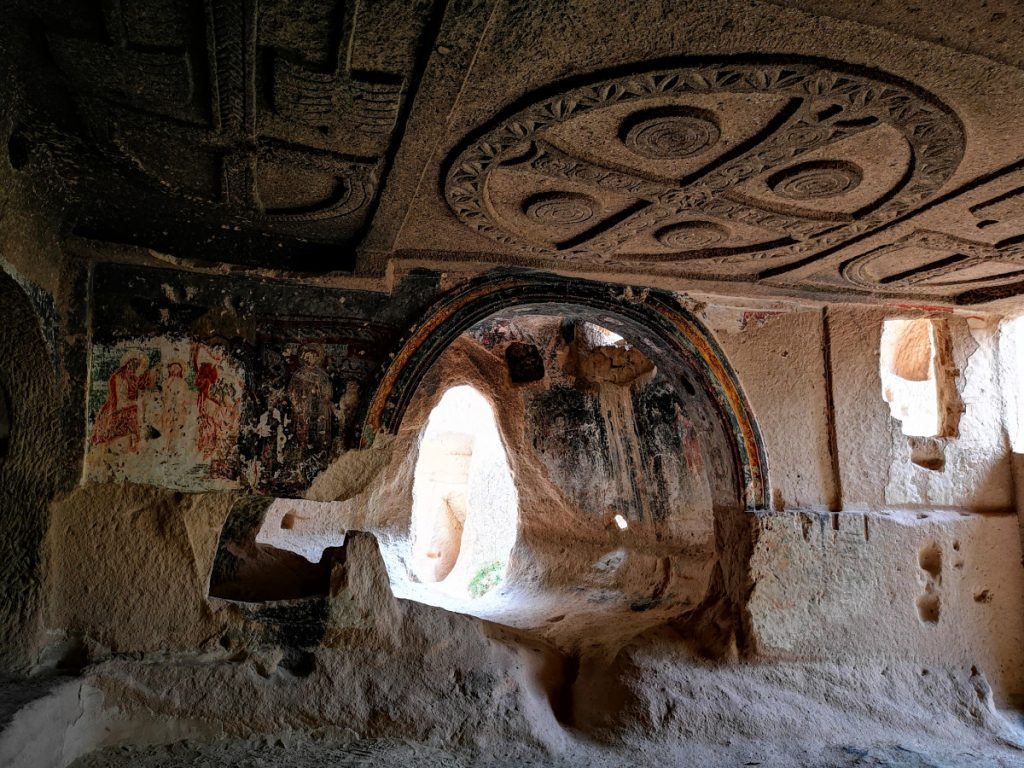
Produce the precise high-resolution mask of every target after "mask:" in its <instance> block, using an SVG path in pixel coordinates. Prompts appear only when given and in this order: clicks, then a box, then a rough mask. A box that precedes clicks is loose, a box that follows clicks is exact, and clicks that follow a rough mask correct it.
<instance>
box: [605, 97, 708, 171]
mask: <svg viewBox="0 0 1024 768" xmlns="http://www.w3.org/2000/svg"><path fill="white" fill-rule="evenodd" d="M620 133H621V135H622V141H623V143H624V144H625V145H626V146H627V147H629V149H630V150H632V151H633V152H636V153H637V154H638V155H642V156H644V157H647V158H651V159H653V160H675V159H679V158H684V157H692V156H693V155H697V154H700V153H701V152H704V151H705V150H706V149H708V148H709V147H711V146H713V145H714V144H715V143H716V142H717V141H718V138H719V136H720V135H721V132H720V130H719V128H718V121H717V119H716V117H715V115H714V113H713V112H709V111H708V110H705V109H691V108H687V107H674V108H664V109H651V110H640V111H639V112H635V113H633V114H632V115H630V116H629V117H628V118H627V119H626V120H625V121H624V122H623V124H622V130H621V131H620Z"/></svg>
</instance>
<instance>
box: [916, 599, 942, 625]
mask: <svg viewBox="0 0 1024 768" xmlns="http://www.w3.org/2000/svg"><path fill="white" fill-rule="evenodd" d="M939 612H940V604H939V596H938V594H937V593H935V592H926V593H925V594H923V595H921V596H920V597H919V598H917V613H918V615H919V616H920V617H921V621H923V622H926V623H928V624H937V623H938V622H939Z"/></svg>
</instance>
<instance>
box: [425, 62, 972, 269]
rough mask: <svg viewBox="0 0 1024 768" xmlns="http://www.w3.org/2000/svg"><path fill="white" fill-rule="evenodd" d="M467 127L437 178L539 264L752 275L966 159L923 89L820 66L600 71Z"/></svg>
mask: <svg viewBox="0 0 1024 768" xmlns="http://www.w3.org/2000/svg"><path fill="white" fill-rule="evenodd" d="M476 136H477V138H474V139H472V140H471V141H469V142H468V143H466V144H464V145H463V146H462V147H460V148H458V149H457V150H456V152H455V153H454V154H453V159H452V161H451V164H450V167H449V168H448V170H447V176H446V179H445V186H444V188H445V194H446V197H447V201H448V204H449V206H450V207H451V209H452V211H453V212H454V213H455V214H456V215H457V216H458V217H459V218H460V219H461V220H462V221H463V223H465V224H466V226H468V227H471V228H472V229H474V230H475V231H477V232H479V233H480V234H482V235H485V236H486V237H489V238H491V239H493V240H495V241H497V242H498V243H501V244H502V245H503V246H507V247H510V248H512V249H516V250H518V251H521V252H526V253H529V254H535V255H538V256H546V257H554V258H559V259H570V260H578V261H585V262H599V261H604V262H610V263H637V262H663V263H680V264H684V265H685V269H684V271H686V272H690V273H694V274H700V273H701V272H702V271H703V272H708V271H712V272H715V273H718V274H722V273H730V272H731V273H735V274H736V275H737V276H740V277H748V278H749V277H756V276H757V273H758V271H760V270H762V269H764V268H767V267H769V266H771V267H773V268H776V267H778V266H779V265H785V264H786V263H787V262H791V261H797V260H800V261H801V262H805V261H806V260H807V259H808V258H813V257H814V254H815V253H816V252H818V251H820V250H823V249H826V248H834V247H835V246H837V245H839V244H841V243H843V242H844V240H846V239H847V238H850V237H852V236H854V235H857V234H860V233H863V232H866V231H869V230H871V229H873V228H875V227H878V226H880V225H883V224H885V223H886V222H888V221H891V220H892V219H894V218H896V217H899V216H901V215H903V214H905V213H907V212H908V211H910V210H912V209H913V208H914V207H915V206H917V205H919V204H921V203H922V202H923V201H925V200H927V199H928V198H929V197H930V196H932V195H934V194H935V193H936V191H937V190H938V189H939V188H940V187H942V186H943V184H944V183H945V182H946V181H947V180H948V179H949V178H950V176H951V175H952V174H953V172H954V170H955V169H956V168H957V165H958V164H959V162H960V160H961V157H962V155H963V151H964V131H963V128H962V126H961V124H960V121H959V120H958V119H957V117H956V116H955V115H954V114H953V113H952V112H951V111H950V110H949V109H948V108H946V107H945V106H944V105H942V104H941V103H940V102H938V101H937V100H936V99H935V98H934V97H932V96H930V95H929V94H927V93H924V92H923V91H921V90H920V89H918V88H916V87H914V86H912V85H910V84H909V83H906V82H903V81H899V80H896V79H893V78H888V77H886V76H884V75H882V74H880V73H878V72H876V71H873V70H872V71H868V70H865V69H860V68H854V67H850V66H847V65H843V64H838V63H823V62H820V61H817V60H815V61H803V60H788V61H782V60H770V61H766V60H761V61H758V62H749V61H743V60H731V61H723V62H720V63H692V64H689V65H684V66H676V67H669V68H653V69H650V70H649V71H644V72H636V73H633V74H629V75H623V76H618V77H609V78H606V79H601V80H597V81H595V82H592V83H591V84H589V85H584V86H580V87H574V88H571V89H568V90H564V91H563V92H561V93H559V94H558V95H556V96H552V97H548V98H542V99H539V100H537V101H535V102H534V103H532V104H530V105H529V106H527V107H525V108H523V109H520V110H519V111H517V112H516V113H514V114H512V115H511V116H510V117H507V118H504V119H502V120H500V121H499V122H497V123H495V124H493V125H492V126H490V127H488V128H486V129H485V130H483V131H482V132H481V133H479V134H477V135H476Z"/></svg>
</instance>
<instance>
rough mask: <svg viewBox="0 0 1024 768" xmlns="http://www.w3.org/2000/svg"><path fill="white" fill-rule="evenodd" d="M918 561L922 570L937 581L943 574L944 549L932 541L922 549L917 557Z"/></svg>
mask: <svg viewBox="0 0 1024 768" xmlns="http://www.w3.org/2000/svg"><path fill="white" fill-rule="evenodd" d="M917 561H918V563H919V564H920V566H921V570H923V571H924V572H925V573H927V574H928V575H929V576H931V577H932V578H933V579H937V578H938V577H939V575H940V574H941V573H942V549H941V548H940V547H939V545H938V544H936V543H935V542H934V541H930V542H928V543H927V544H925V545H924V546H923V547H921V551H920V552H918V555H917Z"/></svg>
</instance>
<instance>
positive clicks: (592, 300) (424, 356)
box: [362, 275, 770, 511]
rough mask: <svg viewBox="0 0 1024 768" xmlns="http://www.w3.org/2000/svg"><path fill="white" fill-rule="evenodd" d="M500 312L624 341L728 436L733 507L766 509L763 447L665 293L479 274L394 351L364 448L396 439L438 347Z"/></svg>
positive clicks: (707, 342) (735, 387)
mask: <svg viewBox="0 0 1024 768" xmlns="http://www.w3.org/2000/svg"><path fill="white" fill-rule="evenodd" d="M502 312H504V313H509V314H518V315H529V314H536V313H538V312H542V313H548V314H552V313H557V312H562V313H563V314H565V313H567V314H572V315H575V316H578V317H581V318H583V319H590V320H593V321H594V323H595V324H596V325H599V326H601V325H602V323H603V324H605V325H608V324H611V325H614V326H616V327H617V328H619V329H620V330H623V331H625V332H627V333H630V334H631V335H632V337H633V338H634V340H635V344H636V346H637V347H638V348H639V349H640V350H641V351H643V352H644V353H645V354H646V355H647V356H648V357H649V358H650V359H651V360H653V361H654V362H655V364H657V365H659V367H661V368H662V370H665V371H666V372H671V373H672V375H673V376H675V377H677V378H679V380H680V382H683V381H685V382H687V383H688V384H686V385H684V388H685V387H686V386H689V387H690V388H693V389H694V390H695V391H696V390H697V389H700V390H702V391H703V392H705V393H707V395H708V396H709V398H710V399H711V401H712V403H713V404H714V406H715V409H716V411H717V413H718V415H719V418H720V419H721V421H722V423H723V425H724V426H725V427H726V429H727V431H728V433H729V435H730V441H731V443H732V446H731V447H732V449H733V459H734V462H735V465H736V469H737V482H738V484H739V487H738V489H737V490H738V493H739V497H740V499H741V500H742V502H743V504H744V506H745V507H746V508H747V509H748V510H751V511H753V510H760V509H767V508H768V499H769V498H770V494H769V492H768V472H767V457H766V455H765V451H764V444H763V441H762V439H761V435H760V431H759V429H758V427H757V423H756V421H755V420H754V417H753V413H752V411H751V409H750V406H749V404H748V402H747V400H746V396H745V395H744V394H743V391H742V388H741V387H740V384H739V381H738V379H737V377H736V375H735V373H734V372H733V370H732V368H731V366H730V365H729V363H728V361H727V360H726V358H725V355H724V354H723V352H722V350H721V348H720V347H719V346H718V344H717V342H715V340H714V338H713V337H712V336H711V334H710V333H709V332H708V331H707V329H706V328H705V327H704V326H703V324H701V323H700V322H699V321H698V320H697V318H696V317H694V316H693V314H692V313H691V312H690V311H689V310H687V309H686V308H685V307H684V306H682V304H680V303H679V301H678V300H677V299H675V298H674V297H673V296H672V295H670V294H666V293H661V292H655V291H649V290H647V289H643V290H639V289H632V288H629V287H622V288H617V287H613V286H608V285H606V284H600V283H591V282H588V281H581V280H571V279H568V278H562V277H559V276H555V275H500V276H487V277H484V278H481V279H479V280H476V281H474V282H472V283H470V284H469V285H467V286H466V287H465V288H463V289H462V290H460V291H456V292H455V293H453V294H451V295H449V296H447V297H445V298H444V299H442V300H441V301H440V302H438V303H437V304H436V305H435V306H434V307H433V308H431V309H430V310H429V311H428V312H427V313H426V314H425V316H424V319H423V320H422V321H421V322H420V323H418V324H417V325H416V326H415V327H414V328H413V329H412V330H411V332H410V333H409V334H408V335H407V337H406V338H405V340H404V342H403V343H402V344H401V346H400V348H399V350H398V352H397V353H396V354H395V356H394V359H393V361H392V362H391V364H390V365H389V366H388V367H387V368H386V369H385V371H384V372H383V374H382V375H381V377H380V379H379V382H378V385H377V388H376V391H375V393H374V395H373V397H372V399H371V401H370V403H369V405H368V407H367V409H366V411H365V413H364V418H363V427H362V441H363V444H364V445H367V444H369V443H372V442H373V439H374V436H375V435H376V434H378V433H382V432H383V433H391V432H395V431H396V430H397V429H398V427H399V425H400V424H401V421H402V417H403V416H404V414H405V411H406V409H407V407H408V405H409V402H410V400H411V398H412V397H413V394H414V393H415V391H416V389H417V387H418V386H419V384H420V382H421V381H422V379H423V376H424V375H425V374H426V372H427V371H428V370H429V369H430V367H431V366H432V365H433V364H434V363H435V362H436V361H437V360H438V358H439V357H440V355H441V354H442V353H443V352H444V351H445V349H447V348H448V346H450V345H451V344H452V343H453V342H454V341H455V339H457V338H458V337H459V335H461V334H462V333H464V332H465V331H467V330H468V329H470V328H471V327H472V326H473V325H474V324H476V323H478V322H480V321H481V320H483V319H485V318H487V317H488V316H492V315H495V314H498V313H502ZM602 327H603V326H602ZM613 330H614V329H613Z"/></svg>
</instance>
